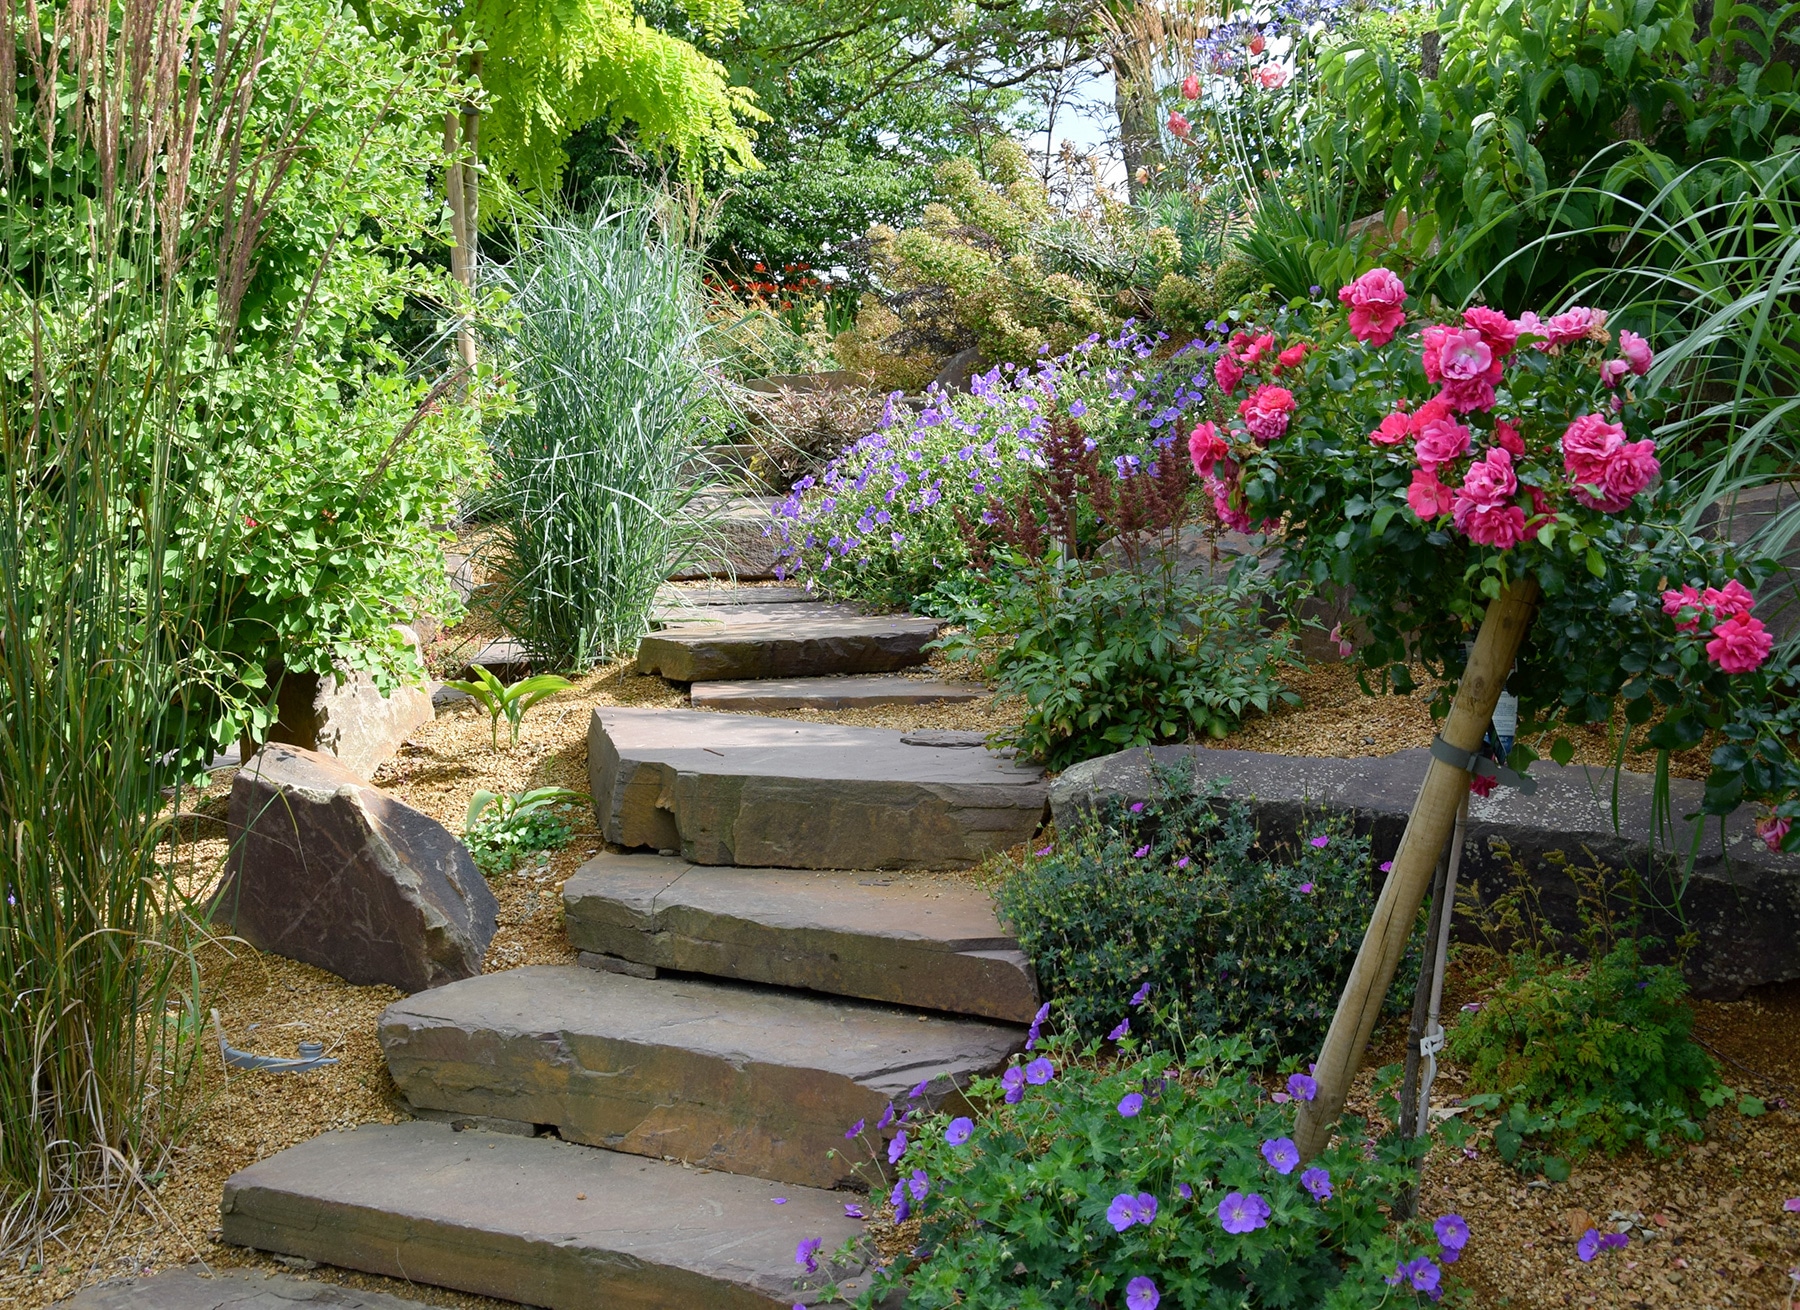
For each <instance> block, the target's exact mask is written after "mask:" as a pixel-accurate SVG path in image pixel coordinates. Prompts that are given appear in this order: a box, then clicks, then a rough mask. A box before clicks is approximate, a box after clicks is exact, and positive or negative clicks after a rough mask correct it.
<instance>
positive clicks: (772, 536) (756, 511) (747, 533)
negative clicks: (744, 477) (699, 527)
mask: <svg viewBox="0 0 1800 1310" xmlns="http://www.w3.org/2000/svg"><path fill="white" fill-rule="evenodd" d="M779 503H780V502H779V500H778V499H777V498H776V497H774V496H734V495H731V494H730V493H728V492H725V491H724V490H723V489H722V488H709V489H708V490H707V491H705V492H704V493H702V496H701V498H700V503H698V504H696V506H695V508H696V509H703V510H705V509H709V510H710V513H708V514H707V523H708V527H709V528H711V530H712V540H711V541H710V542H709V543H707V544H705V545H702V546H701V547H700V548H698V549H697V550H696V551H695V553H694V555H693V556H692V557H691V558H690V559H689V560H688V561H687V562H686V563H684V564H683V565H682V567H681V568H680V569H678V570H677V571H676V572H674V573H671V574H670V575H669V580H670V581H671V582H693V581H698V580H700V579H702V578H730V579H733V580H734V581H753V580H758V579H762V578H772V577H774V576H775V568H776V555H777V554H778V553H779V552H780V550H781V545H782V541H781V535H780V534H779V533H777V532H776V531H775V506H776V505H777V504H779Z"/></svg>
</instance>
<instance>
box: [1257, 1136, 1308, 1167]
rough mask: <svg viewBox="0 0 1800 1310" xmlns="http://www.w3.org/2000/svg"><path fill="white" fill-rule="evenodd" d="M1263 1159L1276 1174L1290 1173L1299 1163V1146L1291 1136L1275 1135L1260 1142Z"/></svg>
mask: <svg viewBox="0 0 1800 1310" xmlns="http://www.w3.org/2000/svg"><path fill="white" fill-rule="evenodd" d="M1262 1153H1263V1159H1265V1160H1267V1161H1268V1162H1269V1167H1270V1168H1272V1169H1273V1170H1274V1171H1275V1172H1276V1173H1278V1174H1291V1173H1293V1172H1294V1166H1295V1165H1297V1164H1299V1163H1300V1148H1299V1147H1298V1146H1295V1145H1294V1139H1293V1138H1291V1137H1275V1138H1271V1139H1270V1140H1269V1141H1266V1142H1264V1143H1263V1144H1262Z"/></svg>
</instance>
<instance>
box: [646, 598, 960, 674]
mask: <svg viewBox="0 0 1800 1310" xmlns="http://www.w3.org/2000/svg"><path fill="white" fill-rule="evenodd" d="M778 610H779V611H783V612H777V611H778ZM827 610H829V611H830V612H823V611H827ZM786 611H792V612H791V613H790V612H786ZM719 613H720V614H721V615H726V614H730V615H731V616H732V617H731V618H729V619H726V618H723V617H722V618H720V619H719V620H717V621H705V622H694V623H682V624H679V625H677V626H675V627H672V628H665V629H663V630H662V631H661V632H653V633H651V634H650V635H649V636H647V637H645V638H644V639H643V640H642V641H640V642H639V643H638V652H637V671H638V672H639V673H660V674H662V676H663V677H665V678H668V679H669V680H670V681H672V682H715V681H720V680H726V679H732V678H808V677H820V676H826V675H831V674H841V673H892V672H894V671H895V670H896V669H905V668H910V667H912V666H913V665H916V664H923V663H925V661H926V659H927V658H928V657H927V655H926V653H925V645H926V643H927V642H929V641H932V640H934V639H935V638H936V637H937V635H938V632H939V630H940V629H941V628H942V627H943V625H942V624H941V623H940V622H939V621H938V620H936V619H918V618H911V617H908V616H904V615H899V616H895V615H878V616H873V617H871V616H868V615H863V614H858V613H856V612H855V611H854V610H850V609H848V608H847V607H843V606H831V607H826V606H818V607H814V606H803V605H788V606H780V607H770V608H768V609H762V610H759V609H757V608H756V607H754V606H740V607H736V609H734V610H731V611H727V610H726V609H724V607H720V608H719ZM739 616H741V617H739Z"/></svg>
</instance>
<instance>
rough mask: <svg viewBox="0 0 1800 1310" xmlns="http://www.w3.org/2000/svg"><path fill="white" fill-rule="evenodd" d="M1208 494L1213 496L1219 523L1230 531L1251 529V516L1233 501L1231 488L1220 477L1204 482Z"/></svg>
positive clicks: (1214, 510) (1214, 508)
mask: <svg viewBox="0 0 1800 1310" xmlns="http://www.w3.org/2000/svg"><path fill="white" fill-rule="evenodd" d="M1202 485H1204V486H1205V488H1206V491H1207V494H1208V495H1210V496H1211V497H1212V503H1213V512H1214V513H1216V514H1217V515H1218V516H1219V523H1220V525H1221V526H1223V527H1224V528H1225V530H1226V531H1228V532H1248V531H1250V516H1249V515H1248V514H1246V513H1245V512H1244V511H1243V510H1241V509H1238V508H1236V507H1235V506H1234V505H1232V503H1231V488H1230V487H1228V486H1226V485H1225V484H1224V483H1223V482H1221V481H1219V479H1218V478H1216V477H1212V478H1207V479H1206V480H1205V482H1204V483H1203V484H1202Z"/></svg>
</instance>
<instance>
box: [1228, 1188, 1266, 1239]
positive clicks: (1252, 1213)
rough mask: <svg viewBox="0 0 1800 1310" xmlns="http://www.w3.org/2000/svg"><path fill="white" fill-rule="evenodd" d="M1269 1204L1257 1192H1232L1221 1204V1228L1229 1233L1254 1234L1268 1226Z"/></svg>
mask: <svg viewBox="0 0 1800 1310" xmlns="http://www.w3.org/2000/svg"><path fill="white" fill-rule="evenodd" d="M1271 1213H1272V1211H1271V1210H1270V1209H1269V1203H1268V1202H1267V1201H1265V1200H1263V1199H1262V1197H1261V1196H1260V1195H1258V1194H1257V1193H1256V1192H1251V1193H1250V1194H1249V1195H1248V1196H1246V1195H1245V1194H1244V1193H1242V1192H1231V1193H1229V1194H1228V1195H1227V1196H1226V1197H1225V1199H1224V1200H1223V1201H1220V1202H1219V1227H1221V1228H1223V1229H1224V1230H1225V1231H1226V1232H1228V1233H1253V1232H1255V1231H1256V1230H1257V1229H1258V1228H1264V1227H1267V1226H1268V1222H1269V1215H1270V1214H1271Z"/></svg>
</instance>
